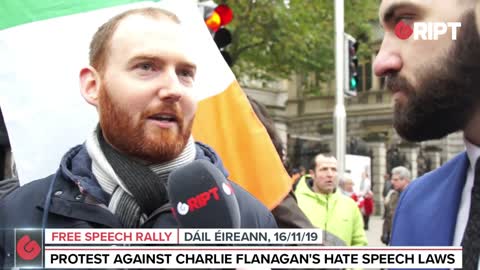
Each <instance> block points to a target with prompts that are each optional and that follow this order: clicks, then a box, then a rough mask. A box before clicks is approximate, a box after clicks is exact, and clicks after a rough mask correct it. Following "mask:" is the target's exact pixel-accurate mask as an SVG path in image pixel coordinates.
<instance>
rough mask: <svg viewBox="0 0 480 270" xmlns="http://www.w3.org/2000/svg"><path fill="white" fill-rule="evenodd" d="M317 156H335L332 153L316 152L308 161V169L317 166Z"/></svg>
mask: <svg viewBox="0 0 480 270" xmlns="http://www.w3.org/2000/svg"><path fill="white" fill-rule="evenodd" d="M319 157H324V158H335V156H334V155H332V154H330V153H320V154H317V155H315V156H314V157H313V159H312V160H311V161H310V170H312V171H315V168H316V167H317V158H319Z"/></svg>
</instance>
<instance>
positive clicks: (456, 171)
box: [392, 153, 469, 246]
mask: <svg viewBox="0 0 480 270" xmlns="http://www.w3.org/2000/svg"><path fill="white" fill-rule="evenodd" d="M468 165H469V162H468V157H467V154H466V153H462V154H460V155H458V156H457V157H455V158H454V159H452V160H450V161H449V162H447V163H446V164H445V165H443V166H442V167H440V168H439V169H437V170H436V171H433V172H430V173H428V174H426V175H425V176H422V177H420V178H419V179H417V180H414V181H413V182H412V183H410V184H409V185H408V187H407V188H406V189H405V190H404V191H403V192H402V196H401V197H400V201H399V203H398V207H397V210H396V214H395V218H394V222H393V230H392V231H393V234H392V244H393V245H395V246H407V245H409V246H411V245H414V246H415V245H416V246H450V245H451V244H452V242H453V237H454V233H455V226H456V221H457V213H458V208H459V205H460V199H461V195H462V190H463V186H464V184H465V179H466V173H467V169H468ZM412 222H414V225H412V224H411V223H412Z"/></svg>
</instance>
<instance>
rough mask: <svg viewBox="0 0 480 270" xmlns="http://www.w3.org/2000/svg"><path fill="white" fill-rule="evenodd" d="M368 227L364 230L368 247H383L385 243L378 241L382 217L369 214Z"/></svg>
mask: <svg viewBox="0 0 480 270" xmlns="http://www.w3.org/2000/svg"><path fill="white" fill-rule="evenodd" d="M368 225H369V228H368V231H366V234H367V239H368V246H369V247H384V246H385V245H384V244H383V243H382V242H381V241H380V235H381V234H382V226H383V219H382V217H381V216H371V217H370V222H369V223H368Z"/></svg>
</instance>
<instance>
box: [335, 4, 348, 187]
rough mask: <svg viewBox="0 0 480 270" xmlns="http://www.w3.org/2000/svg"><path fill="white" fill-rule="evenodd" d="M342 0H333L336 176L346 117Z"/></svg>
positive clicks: (341, 162)
mask: <svg viewBox="0 0 480 270" xmlns="http://www.w3.org/2000/svg"><path fill="white" fill-rule="evenodd" d="M344 57H345V55H344V2H343V0H335V78H336V80H335V81H336V94H335V110H334V112H333V119H334V131H335V156H336V158H337V161H338V164H337V173H338V177H339V178H341V177H343V173H344V171H345V151H346V149H345V144H346V118H347V113H346V110H345V104H344V87H345V85H344V83H345V82H344V78H343V76H344V64H345V61H344Z"/></svg>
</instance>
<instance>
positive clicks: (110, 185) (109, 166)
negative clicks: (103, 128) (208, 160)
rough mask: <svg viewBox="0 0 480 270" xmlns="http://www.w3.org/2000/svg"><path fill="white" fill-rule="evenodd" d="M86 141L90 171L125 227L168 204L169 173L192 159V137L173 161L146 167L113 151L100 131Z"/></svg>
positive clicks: (139, 224)
mask: <svg viewBox="0 0 480 270" xmlns="http://www.w3.org/2000/svg"><path fill="white" fill-rule="evenodd" d="M85 144H86V148H87V151H88V154H89V155H90V157H91V158H92V172H93V174H94V175H95V177H96V178H97V180H98V183H99V184H100V186H101V187H102V189H103V190H104V191H105V192H107V193H108V194H110V195H111V198H110V202H109V205H108V209H109V210H110V211H111V212H112V213H114V214H115V215H117V216H118V217H119V219H120V221H121V222H122V224H123V226H124V227H125V228H137V227H139V226H141V224H142V223H143V222H145V220H146V219H147V217H148V216H149V215H150V214H151V213H152V212H154V211H155V210H156V209H158V208H159V207H161V206H163V205H164V204H165V203H167V202H168V197H167V193H166V182H167V179H168V175H169V173H170V172H171V171H172V170H174V169H175V168H178V167H181V166H183V165H186V164H188V163H190V162H192V161H193V160H194V159H195V143H194V141H193V138H190V139H189V140H188V142H187V145H186V146H185V149H184V150H183V152H182V153H181V154H180V155H179V156H178V157H177V158H175V159H174V160H171V161H169V162H165V163H162V164H152V165H148V166H147V165H143V164H141V163H139V162H138V161H135V160H134V159H132V158H130V157H128V156H125V155H123V154H122V153H119V152H118V151H116V150H115V149H114V148H112V147H111V146H110V145H109V144H108V143H107V142H105V141H104V139H103V137H102V136H101V132H98V131H95V132H94V133H93V134H92V136H90V137H89V138H87V140H86V143H85Z"/></svg>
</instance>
